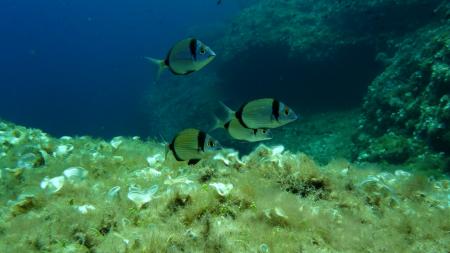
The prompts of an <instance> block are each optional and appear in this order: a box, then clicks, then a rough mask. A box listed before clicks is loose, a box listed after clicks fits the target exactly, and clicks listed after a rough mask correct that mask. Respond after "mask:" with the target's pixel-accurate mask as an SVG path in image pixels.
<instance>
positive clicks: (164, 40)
mask: <svg viewBox="0 0 450 253" xmlns="http://www.w3.org/2000/svg"><path fill="white" fill-rule="evenodd" d="M238 10H239V5H238V3H236V2H235V1H231V0H230V1H223V3H222V4H221V5H219V6H218V5H217V4H216V1H215V0H191V1H185V0H172V1H169V0H168V1H155V0H145V1H144V0H135V1H118V0H111V1H99V0H71V1H70V0H60V1H51V0H47V1H45V0H40V1H37V0H3V1H1V2H0V34H1V35H0V36H1V37H0V38H1V39H0V118H3V119H6V120H9V121H13V122H15V123H18V124H22V125H26V126H30V127H36V128H41V129H43V130H44V131H46V132H49V133H51V134H53V135H56V136H60V135H92V136H98V137H111V136H114V135H140V136H147V135H148V132H149V128H150V127H151V126H150V123H149V122H150V120H149V119H148V118H147V116H146V115H147V114H146V113H145V110H152V109H155V108H145V107H144V104H145V95H144V94H145V92H146V90H147V89H148V88H149V85H152V80H153V78H154V69H152V66H151V65H150V64H149V63H148V62H146V61H145V60H144V59H143V56H152V57H161V58H163V57H164V55H165V54H166V52H167V50H168V49H169V48H170V47H171V46H172V44H173V43H174V41H177V40H179V39H182V38H184V37H186V36H190V35H193V34H191V32H190V31H192V30H191V29H192V28H193V27H195V28H196V29H197V31H201V32H205V33H208V31H207V30H208V29H212V28H211V24H222V23H226V22H229V20H230V19H231V18H232V17H233V16H234V15H236V13H237V12H238ZM210 32H214V31H210ZM208 39H214V38H208Z"/></svg>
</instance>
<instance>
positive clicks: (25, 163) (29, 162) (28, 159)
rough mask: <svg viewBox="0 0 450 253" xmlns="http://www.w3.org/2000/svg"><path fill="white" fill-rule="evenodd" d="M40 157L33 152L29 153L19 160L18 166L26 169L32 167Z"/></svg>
mask: <svg viewBox="0 0 450 253" xmlns="http://www.w3.org/2000/svg"><path fill="white" fill-rule="evenodd" d="M38 159H39V158H38V156H37V155H35V154H33V153H27V154H25V155H23V156H22V157H21V158H20V159H19V160H18V161H17V167H19V168H24V169H32V168H33V167H34V165H35V164H36V161H37V160H38Z"/></svg>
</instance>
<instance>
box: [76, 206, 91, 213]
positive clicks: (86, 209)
mask: <svg viewBox="0 0 450 253" xmlns="http://www.w3.org/2000/svg"><path fill="white" fill-rule="evenodd" d="M75 209H77V210H78V212H80V213H82V214H87V213H88V212H89V211H93V210H95V207H94V206H93V205H82V206H75Z"/></svg>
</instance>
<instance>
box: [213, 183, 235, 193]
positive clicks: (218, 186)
mask: <svg viewBox="0 0 450 253" xmlns="http://www.w3.org/2000/svg"><path fill="white" fill-rule="evenodd" d="M209 186H211V187H213V188H214V189H215V190H216V191H217V193H218V194H219V195H220V196H226V195H228V194H229V193H230V192H231V190H232V189H233V185H232V184H223V183H211V184H209Z"/></svg>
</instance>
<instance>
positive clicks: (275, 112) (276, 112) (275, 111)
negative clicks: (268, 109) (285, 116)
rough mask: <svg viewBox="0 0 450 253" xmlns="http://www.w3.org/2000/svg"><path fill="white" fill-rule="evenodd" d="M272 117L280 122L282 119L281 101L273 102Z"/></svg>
mask: <svg viewBox="0 0 450 253" xmlns="http://www.w3.org/2000/svg"><path fill="white" fill-rule="evenodd" d="M272 115H273V116H274V117H275V120H276V121H278V118H279V117H280V101H278V100H276V99H274V100H273V102H272Z"/></svg>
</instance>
